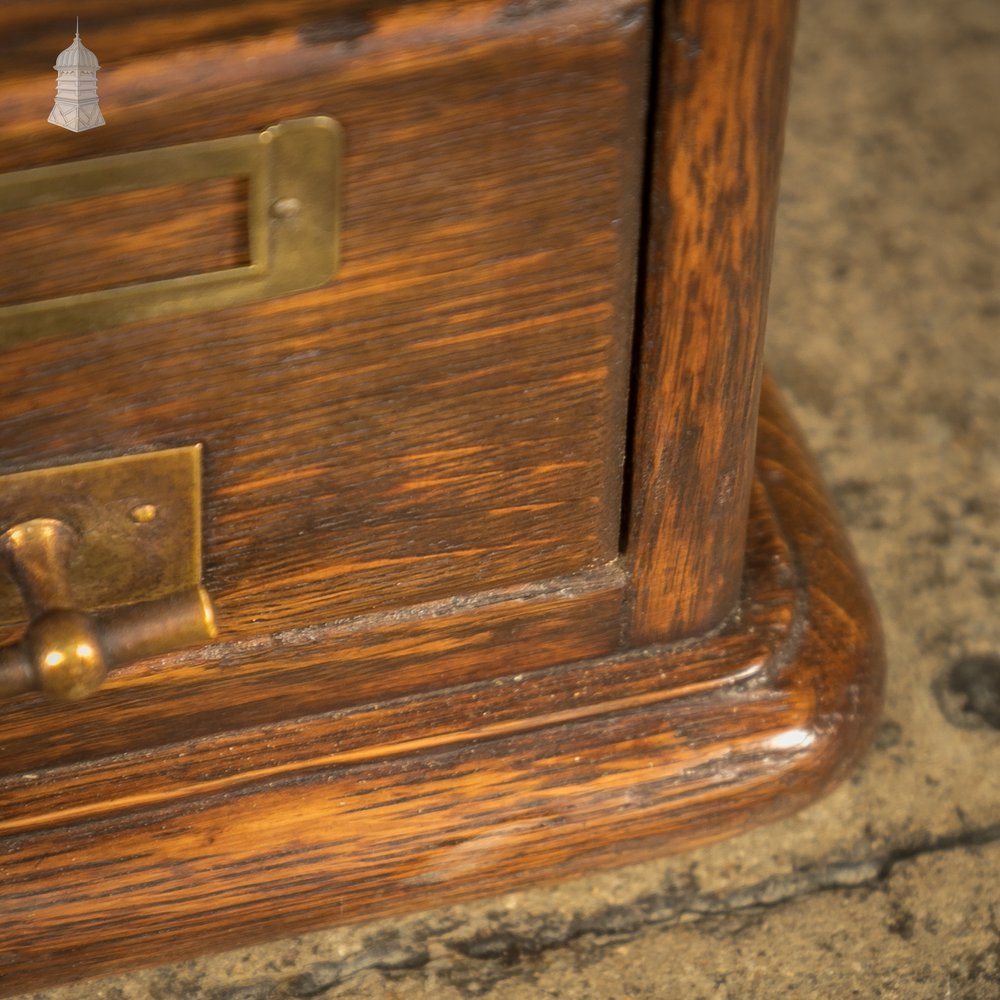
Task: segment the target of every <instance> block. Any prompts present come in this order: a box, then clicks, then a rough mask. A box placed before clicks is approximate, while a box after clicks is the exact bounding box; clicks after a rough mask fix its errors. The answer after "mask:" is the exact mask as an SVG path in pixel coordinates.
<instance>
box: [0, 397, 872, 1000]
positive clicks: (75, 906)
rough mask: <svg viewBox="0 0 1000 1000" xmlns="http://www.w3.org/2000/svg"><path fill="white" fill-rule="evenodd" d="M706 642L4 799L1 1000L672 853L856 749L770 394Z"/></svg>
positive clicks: (143, 763) (829, 774)
mask: <svg viewBox="0 0 1000 1000" xmlns="http://www.w3.org/2000/svg"><path fill="white" fill-rule="evenodd" d="M760 419H761V422H760V435H759V447H758V459H757V480H756V487H755V491H754V498H753V510H752V515H751V518H750V522H749V535H748V544H747V558H746V564H745V571H744V577H743V590H742V598H741V601H740V603H739V606H738V608H737V609H736V611H735V613H734V614H733V615H732V616H731V617H730V618H729V619H728V620H727V622H726V623H724V625H723V626H722V627H721V629H720V630H719V631H718V632H717V633H716V634H715V635H713V636H711V637H709V638H705V639H702V640H701V641H698V642H687V643H682V644H676V645H656V646H650V647H648V648H646V649H642V650H633V651H630V652H628V653H625V654H619V655H616V656H611V657H605V658H602V659H596V660H589V661H583V662H580V663H575V664H562V665H559V666H554V667H552V668H551V669H548V670H541V671H537V672H534V673H532V674H530V675H528V676H524V675H522V674H520V673H518V672H517V668H516V664H514V663H511V664H510V665H509V667H508V673H507V674H506V675H504V676H497V677H495V678H494V679H492V680H487V681H481V682H477V683H470V684H461V685H459V686H457V687H448V686H442V687H441V688H440V689H439V690H436V691H428V692H426V693H425V694H424V695H422V696H419V697H405V698H399V699H387V700H383V701H379V702H377V703H373V704H369V705H364V706H362V705H359V706H356V707H354V708H350V709H346V710H344V711H341V712H336V713H332V714H324V715H317V716H313V717H310V718H304V719H300V720H289V721H288V722H286V723H284V724H281V725H278V726H273V727H263V728H251V729H248V730H244V731H242V732H234V733H230V734H225V735H224V736H216V737H213V738H208V739H205V740H197V741H191V742H189V743H186V744H180V745H177V746H173V747H163V748H160V749H158V750H155V751H149V752H143V753H134V754H124V755H119V756H114V757H108V758H107V759H105V760H104V761H102V762H99V763H94V764H92V765H91V766H89V767H86V768H80V767H63V768H55V769H51V770H49V771H47V772H43V773H42V774H40V775H37V776H36V777H35V778H33V779H32V778H29V777H27V776H22V777H20V778H16V779H8V780H6V781H4V782H3V784H2V786H0V788H2V793H3V796H4V800H5V802H7V803H9V805H8V807H7V808H6V809H5V811H4V817H5V820H4V821H5V829H4V832H5V833H6V836H5V838H4V839H3V841H2V844H3V862H2V864H0V927H2V934H3V939H4V941H5V943H6V944H7V951H6V956H5V969H4V976H3V987H2V988H3V989H4V990H6V991H8V992H17V991H19V990H25V989H28V988H34V987H38V986H40V985H42V984H43V983H45V982H56V981H59V980H65V979H71V978H79V977H81V976H84V975H88V974H96V973H99V972H105V971H109V970H112V969H120V968H125V967H128V966H136V965H140V964H143V963H146V964H151V963H155V962H158V961H160V960H162V958H163V956H164V955H167V954H169V955H170V957H171V959H174V960H177V959H180V958H182V957H183V956H184V955H189V954H195V953H197V952H199V951H207V950H211V949H213V948H221V947H223V946H225V945H227V944H232V943H234V942H239V943H241V944H248V943H250V942H251V941H254V940H259V939H262V938H265V937H268V936H273V935H276V934H286V933H290V932H293V931H295V930H303V929H305V928H309V927H317V926H321V925H323V924H330V923H334V922H339V921H347V920H354V919H361V918H367V917H372V916H375V915H377V914H389V913H397V912H403V911H405V910H411V909H414V908H418V907H421V906H424V905H428V904H430V903H432V902H433V903H435V904H439V903H442V902H444V901H446V900H450V899H458V898H462V897H468V896H472V895H483V894H488V893H493V892H502V891H506V890H509V889H511V888H514V887H516V886H518V885H522V884H525V883H527V882H535V881H538V880H539V879H554V878H561V877H564V876H567V875H569V874H572V873H574V872H579V871H584V870H591V869H593V868H594V867H598V866H609V865H615V864H621V863H624V862H626V861H631V860H635V859H638V858H642V857H646V856H649V855H651V854H653V853H657V852H663V851H669V850H679V849H682V848H685V847H690V846H693V845H695V844H700V843H705V842H707V841H710V840H714V839H718V838H720V837H723V836H726V835H729V834H731V833H733V832H735V831H737V830H742V829H746V828H747V827H749V826H752V825H754V824H757V823H760V822H763V821H765V820H767V819H772V818H774V817H776V816H779V815H782V814H784V813H787V812H790V811H792V810H793V809H796V808H798V807H800V806H801V805H803V804H805V803H806V802H808V801H810V800H811V799H812V798H814V797H815V796H816V795H818V794H820V793H821V792H822V791H824V790H825V789H826V788H827V787H828V786H829V784H830V783H831V782H832V781H834V780H836V779H837V778H839V777H841V776H842V775H843V774H844V772H845V769H846V768H847V767H848V766H850V764H851V763H852V761H853V760H854V759H855V758H856V757H857V755H858V754H859V753H860V752H861V751H862V750H863V748H864V746H865V745H866V742H867V740H868V738H869V737H870V735H871V732H872V728H873V725H874V719H875V715H876V713H877V709H878V705H879V700H880V692H881V683H882V651H881V639H880V633H879V629H878V625H877V622H876V620H875V617H874V614H873V611H872V608H871V604H870V600H869V598H868V595H867V591H866V589H865V586H864V583H863V581H862V580H861V579H860V577H859V575H858V570H857V567H856V565H855V562H854V559H853V556H852V553H851V551H850V548H849V546H848V545H847V543H846V541H845V539H844V536H843V534H842V531H841V529H840V527H839V525H838V524H837V522H836V520H835V518H834V517H833V515H832V513H831V510H830V507H829V504H828V501H827V499H826V497H825V495H824V493H823V490H822V487H821V486H820V484H819V482H818V480H817V478H816V473H815V469H814V468H813V466H812V464H811V463H810V461H809V459H808V457H807V456H806V455H805V454H804V452H803V450H802V445H801V442H800V441H799V439H798V437H797V434H796V432H795V430H794V428H793V427H792V426H791V425H790V423H789V419H788V416H787V414H786V413H785V411H784V410H783V409H782V408H781V405H780V403H779V402H778V401H777V400H776V398H775V397H774V394H773V391H772V390H771V389H770V388H766V389H765V394H764V399H763V406H762V411H761V418H760Z"/></svg>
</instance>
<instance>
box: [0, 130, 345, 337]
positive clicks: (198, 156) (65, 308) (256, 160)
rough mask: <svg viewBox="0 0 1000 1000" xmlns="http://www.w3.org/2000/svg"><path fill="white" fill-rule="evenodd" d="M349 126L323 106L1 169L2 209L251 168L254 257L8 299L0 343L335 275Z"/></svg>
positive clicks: (251, 298)
mask: <svg viewBox="0 0 1000 1000" xmlns="http://www.w3.org/2000/svg"><path fill="white" fill-rule="evenodd" d="M342 145H343V143H342V135H341V129H340V126H339V125H338V124H337V123H336V122H335V121H334V120H333V119H331V118H327V117H323V116H317V117H313V118H302V119H297V120H294V121H289V122H284V123H282V124H280V125H275V126H273V127H271V128H268V129H266V130H265V131H263V132H261V133H259V134H257V135H244V136H232V137H228V138H223V139H213V140H209V141H207V142H196V143H189V144H185V145H179V146H169V147H166V148H163V149H152V150H143V151H140V152H134V153H122V154H119V155H115V156H104V157H98V158H95V159H90V160H81V161H78V162H76V163H61V164H56V165H53V166H47V167H36V168H33V169H31V170H22V171H17V172H15V173H10V174H3V175H0V214H2V213H4V212H9V211H12V210H13V209H17V208H30V207H35V206H44V205H56V204H58V203H60V202H66V201H73V200H76V199H81V198H89V197H94V196H97V195H111V194H124V193H126V192H129V191H137V190H141V189H144V188H155V187H157V186H164V185H170V184H180V183H186V182H197V181H208V180H216V179H220V178H226V177H246V178H247V179H248V182H249V198H248V206H249V207H248V216H249V217H248V229H249V245H250V263H249V265H248V266H246V267H237V268H229V269H227V270H222V271H208V272H204V273H201V274H191V275H185V276H183V277H179V278H169V279H164V280H161V281H149V282H142V283H138V284H133V285H121V286H118V287H113V288H108V289H102V290H100V291H93V292H83V293H80V294H77V295H66V296H62V297H59V298H52V299H46V300H39V301H36V302H27V303H18V304H15V305H8V306H4V307H0V347H4V346H10V345H13V344H17V343H22V342H24V341H29V340H35V339H37V338H41V337H50V336H56V335H67V334H77V333H86V332H89V331H92V330H97V329H101V328H103V327H109V326H115V325H118V324H123V323H131V322H136V321H139V320H144V319H151V318H157V319H159V318H164V317H169V316H174V315H181V314H186V313H194V312H203V311H206V310H213V309H223V308H226V307H228V306H236V305H243V304H247V303H253V302H259V301H261V300H263V299H269V298H273V297H275V296H278V295H287V294H290V293H292V292H297V291H304V290H306V289H309V288H316V287H319V286H321V285H324V284H326V282H327V281H329V280H330V278H331V277H332V276H333V274H334V273H335V272H336V269H337V265H338V259H339V225H340V174H341V158H342Z"/></svg>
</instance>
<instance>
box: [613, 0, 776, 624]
mask: <svg viewBox="0 0 1000 1000" xmlns="http://www.w3.org/2000/svg"><path fill="white" fill-rule="evenodd" d="M794 6H795V5H794V0H758V2H754V3H748V2H746V0H714V2H711V3H705V2H700V0H667V2H666V3H665V4H663V6H662V18H661V22H660V24H659V29H658V42H659V46H658V51H659V58H660V70H659V74H658V84H657V107H656V111H655V120H654V131H653V135H652V150H651V164H652V171H651V185H652V186H651V189H650V195H649V200H648V209H647V220H646V226H647V244H646V268H645V277H644V310H643V326H642V342H641V345H640V354H639V363H638V367H637V373H636V395H635V402H634V407H635V416H634V440H633V446H632V450H631V462H632V476H631V511H630V514H629V524H628V550H629V556H630V560H631V564H632V567H633V571H632V578H633V582H634V590H633V596H632V603H633V610H632V615H631V629H630V635H631V637H632V641H633V642H635V643H645V642H656V641H663V640H665V639H673V638H678V637H680V636H683V635H690V634H694V633H698V632H700V631H702V630H704V629H705V628H708V627H710V626H712V625H714V624H715V623H717V622H718V621H719V619H720V618H722V617H723V616H724V615H725V614H726V613H727V612H728V611H729V610H730V609H731V608H732V607H733V604H734V603H735V601H736V598H737V595H738V582H739V576H740V561H741V559H742V539H743V535H744V531H745V527H746V516H747V508H748V504H749V496H750V483H751V481H752V469H753V464H752V462H753V441H754V426H755V422H756V411H757V398H758V393H759V384H760V383H759V376H760V364H761V345H762V339H763V332H764V317H765V309H766V303H767V289H768V282H769V277H770V267H771V242H772V236H773V228H774V213H775V208H776V204H777V190H778V167H779V164H780V161H781V146H782V134H783V130H784V121H785V104H786V95H787V88H788V74H789V67H790V62H791V41H792V20H793V15H794Z"/></svg>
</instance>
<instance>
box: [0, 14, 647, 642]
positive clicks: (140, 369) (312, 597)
mask: <svg viewBox="0 0 1000 1000" xmlns="http://www.w3.org/2000/svg"><path fill="white" fill-rule="evenodd" d="M97 6H102V7H105V8H107V9H106V11H105V15H106V16H105V17H104V18H103V19H99V18H97V17H96V15H93V16H94V22H95V29H94V31H93V32H91V33H90V34H89V35H88V34H87V33H86V31H85V28H86V26H85V25H81V31H82V33H83V34H84V36H85V38H86V39H87V44H88V45H90V46H91V47H92V48H93V49H94V50H95V51H97V52H98V55H99V56H100V57H101V58H102V65H103V67H104V68H103V69H102V70H101V73H100V76H99V87H100V94H101V106H102V109H103V112H104V116H105V118H106V120H107V122H108V124H107V126H105V127H103V128H100V129H95V130H93V131H91V132H85V133H81V134H73V133H69V132H66V131H64V130H62V129H57V128H54V127H52V126H51V125H48V124H46V123H45V121H44V115H42V116H39V115H37V113H36V111H37V108H36V105H37V104H38V101H39V100H40V99H41V94H42V92H43V91H44V90H45V89H46V88H50V85H51V83H52V81H51V80H50V79H49V76H53V79H54V75H52V74H51V71H49V70H48V69H47V68H46V70H45V74H46V75H44V77H43V76H40V75H39V74H40V72H41V71H40V69H39V67H38V66H36V65H35V64H34V63H33V62H31V63H30V66H31V72H29V71H28V66H29V62H30V58H29V57H30V56H31V51H29V50H28V49H24V50H20V51H19V55H18V59H17V60H16V61H15V64H14V65H13V67H12V68H10V69H9V70H8V72H9V73H10V74H12V77H11V80H10V85H9V87H8V92H12V94H13V96H12V99H11V101H10V107H12V108H13V109H14V112H15V121H14V123H13V124H12V125H11V126H10V128H9V130H8V131H9V135H8V136H6V137H5V142H4V144H3V145H2V147H0V170H3V171H10V170H15V169H26V168H29V167H32V166H40V165H43V164H46V163H54V162H70V161H72V160H74V159H77V158H82V157H84V156H95V155H107V154H113V153H121V152H130V151H135V150H139V149H149V148H157V147H160V146H165V145H171V144H175V143H179V142H192V141H199V140H204V139H213V138H221V137H225V136H231V135H240V134H245V133H250V132H256V131H259V130H260V129H261V128H266V127H268V126H269V125H271V124H274V123H276V122H279V121H282V120H288V119H291V118H302V117H307V116H311V115H330V116H332V117H334V118H336V119H337V120H338V121H339V122H340V123H341V125H342V126H343V128H344V134H345V139H346V155H345V162H344V215H343V230H342V247H343V258H342V264H341V267H340V270H339V272H338V274H337V275H336V276H335V278H334V279H333V281H332V282H331V283H329V284H328V285H327V286H325V287H323V288H321V289H318V290H315V291H310V292H306V293H302V294H296V295H290V296H285V297H280V298H276V299H273V300H271V301H268V302H265V303H262V304H257V305H253V306H246V307H241V308H231V309H226V310H220V311H215V312H209V313H202V314H199V315H196V316H189V317H172V318H164V319H162V320H160V321H143V322H142V323H133V324H131V325H125V326H119V327H115V328H106V329H101V330H96V331H93V332H90V333H87V334H85V335H78V336H67V337H60V338H57V339H51V340H47V341H45V342H39V343H35V344H25V345H21V346H18V347H13V348H9V349H7V350H5V351H4V352H3V355H2V362H3V363H2V368H0V388H2V393H3V398H4V403H3V429H4V433H3V436H2V439H0V469H2V470H3V471H5V472H9V471H17V470H19V469H22V468H29V467H34V466H37V465H39V464H42V465H47V464H54V463H57V462H62V461H78V460H81V459H86V458H94V457H100V456H103V455H106V454H118V453H122V452H127V451H130V450H143V449H146V448H152V447H169V446H173V445H178V444H187V443H191V442H195V441H198V442H202V443H203V444H204V446H205V479H206V496H205V560H206V584H207V586H208V587H209V589H210V590H211V591H212V593H213V595H214V596H215V598H216V602H217V606H218V611H219V620H220V625H221V626H222V628H223V635H224V637H225V636H227V635H228V636H229V637H235V636H241V635H242V636H249V635H253V634H259V633H261V632H272V631H275V630H280V629H287V628H294V627H301V626H308V625H312V624H318V623H322V622H329V621H331V620H339V619H343V618H345V617H350V616H354V615H359V614H370V613H374V612H379V611H389V610H392V609H394V608H402V607H405V606H409V605H413V604H416V603H422V602H426V601H432V600H440V599H443V598H446V597H449V596H453V595H462V594H475V593H477V592H480V591H484V590H491V589H495V588H497V587H502V586H507V585H514V584H521V583H532V582H537V581H540V580H545V579H547V578H550V577H557V576H561V575H563V574H567V573H574V572H578V571H580V570H582V569H586V568H587V567H589V566H593V565H598V564H601V563H604V562H607V561H608V560H611V559H613V558H614V557H615V556H616V554H617V544H618V533H619V516H620V497H621V465H622V461H623V454H624V434H625V410H626V405H627V398H626V397H627V383H628V355H629V347H630V345H629V340H630V332H631V322H632V314H631V303H632V297H633V284H634V269H635V257H636V238H637V228H638V212H639V197H638V191H639V185H638V177H639V170H640V162H641V158H642V145H643V144H642V139H641V129H642V120H643V114H644V93H645V81H646V73H647V67H646V52H645V29H644V25H643V22H642V19H641V18H636V17H634V16H631V15H629V16H628V17H626V14H627V13H628V10H629V9H630V8H626V5H624V4H623V5H615V4H612V5H607V4H596V3H575V4H568V5H565V7H564V8H560V9H554V10H550V11H547V12H543V13H542V14H539V15H538V16H520V14H523V13H524V12H523V11H521V12H520V14H519V13H518V10H519V8H518V5H507V6H504V5H501V4H496V3H471V4H468V5H462V7H461V10H462V13H461V15H460V16H459V15H457V14H455V15H454V16H448V17H446V16H444V11H443V8H442V6H441V5H437V4H417V5H400V6H398V7H389V8H387V9H386V10H385V11H383V12H379V11H377V10H367V11H366V12H365V13H364V16H363V17H361V15H358V17H361V20H360V21H358V20H357V18H356V29H357V30H356V31H355V32H354V33H355V34H356V37H354V38H351V39H347V38H345V37H344V31H346V28H344V25H345V24H347V23H348V21H344V20H343V18H344V17H346V16H347V14H346V13H345V10H346V8H347V6H348V5H344V4H331V3H327V4H314V5H309V4H299V5H273V4H272V5H267V6H268V7H269V8H274V7H276V6H280V7H281V8H282V10H283V11H284V13H282V14H280V15H278V14H275V15H274V17H275V18H276V19H277V20H276V22H275V23H274V24H265V25H256V26H255V27H254V28H253V29H248V33H246V34H243V35H240V33H239V32H235V33H234V37H233V38H232V39H231V40H229V41H223V40H220V39H219V38H218V37H215V36H213V35H212V34H211V33H210V32H209V33H208V34H206V35H205V36H204V37H185V38H184V39H178V40H177V45H178V46H179V50H178V51H176V52H174V53H172V54H171V53H168V52H165V51H161V52H155V53H154V52H149V51H145V50H144V48H143V46H144V45H146V44H147V42H148V38H149V34H148V29H149V28H150V25H148V24H146V23H145V20H144V19H143V18H136V17H135V16H134V13H133V12H132V11H129V12H128V14H127V15H124V14H117V15H116V14H114V13H113V11H112V5H111V4H103V5H102V4H98V5H97ZM229 6H230V7H232V5H229ZM354 7H357V5H354V6H353V7H352V8H351V9H354ZM219 8H220V11H221V10H222V5H219ZM314 8H315V9H314ZM515 8H517V9H515ZM27 9H28V8H27V5H18V4H15V5H14V8H13V10H14V11H15V14H12V15H8V16H18V12H22V10H24V11H26V10H27ZM233 9H235V8H233ZM324 12H325V13H324ZM321 15H323V16H326V15H330V17H328V18H327V20H326V21H324V20H323V17H322V16H321ZM332 15H336V16H335V17H334V16H332ZM20 16H30V15H29V14H21V15H20ZM150 16H151V15H150ZM352 16H353V15H352ZM338 18H340V20H338ZM317 19H318V20H317ZM245 23H252V20H251V19H250V18H249V17H247V18H246V21H245ZM350 23H354V22H350ZM46 24H47V25H48V22H46ZM324 25H325V27H324ZM337 25H340V27H339V28H338V27H337ZM361 27H364V28H365V30H364V31H363V32H361ZM22 30H23V29H22ZM40 30H41V29H40ZM51 30H52V29H51V28H50V27H48V26H47V27H46V28H45V31H46V32H49V31H51ZM185 30H188V31H194V30H195V29H191V28H186V29H185ZM353 30H354V29H352V31H353ZM254 31H256V32H258V37H253V36H252V35H253V32H254ZM358 32H360V34H358ZM348 34H350V32H348ZM25 37H30V35H25ZM52 37H53V39H54V37H55V36H54V35H53V36H52ZM45 38H46V39H47V38H48V35H46V36H45ZM44 43H45V39H42V38H41V36H40V35H39V37H38V40H37V41H35V42H33V43H32V46H33V47H34V46H36V45H37V46H43V45H44ZM54 44H58V42H54ZM164 44H165V45H166V44H167V43H166V41H164ZM102 48H103V52H102V51H99V50H100V49H102ZM180 49H183V51H180ZM46 58H47V59H50V58H51V57H50V56H47V57H46ZM43 65H45V64H43ZM47 65H51V63H48V64H47ZM18 73H22V74H23V75H22V76H18V75H17V74H18ZM200 210H201V209H200V207H199V203H198V202H197V201H195V202H194V203H193V204H192V205H190V206H186V205H184V204H179V205H178V218H179V219H183V218H184V217H185V213H186V212H188V213H190V212H197V211H200ZM187 218H188V222H190V216H188V217H187ZM51 225H52V227H54V228H56V229H57V228H58V227H59V226H60V220H59V218H58V217H54V218H53V219H52V222H51ZM122 225H123V227H126V228H127V226H128V218H127V216H126V217H125V218H123V220H122ZM202 263H203V262H200V261H199V266H198V267H196V268H195V270H200V269H201V264H202Z"/></svg>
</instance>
